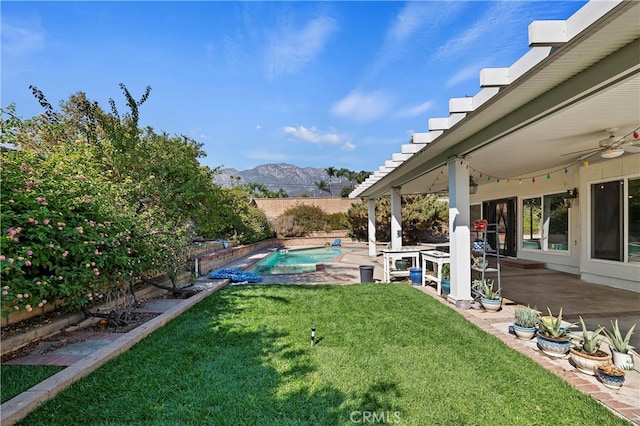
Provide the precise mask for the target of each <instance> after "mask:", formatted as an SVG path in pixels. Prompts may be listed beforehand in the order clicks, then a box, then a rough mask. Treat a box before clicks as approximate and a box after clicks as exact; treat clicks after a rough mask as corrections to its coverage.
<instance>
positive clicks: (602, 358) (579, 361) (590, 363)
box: [569, 348, 611, 376]
mask: <svg viewBox="0 0 640 426" xmlns="http://www.w3.org/2000/svg"><path fill="white" fill-rule="evenodd" d="M569 358H570V359H571V361H572V362H573V365H574V366H575V367H576V368H577V369H578V370H579V371H581V372H583V373H585V374H589V375H590V376H593V375H595V370H596V369H597V368H598V367H600V366H601V365H604V364H609V363H611V355H609V354H608V353H606V352H604V351H601V350H598V351H596V352H595V353H594V354H592V355H589V354H586V353H584V352H580V351H579V350H577V349H575V348H570V349H569Z"/></svg>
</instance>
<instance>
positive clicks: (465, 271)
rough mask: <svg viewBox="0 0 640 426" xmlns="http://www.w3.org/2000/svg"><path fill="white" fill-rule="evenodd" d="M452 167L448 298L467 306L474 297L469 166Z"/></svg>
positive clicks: (453, 164) (458, 165)
mask: <svg viewBox="0 0 640 426" xmlns="http://www.w3.org/2000/svg"><path fill="white" fill-rule="evenodd" d="M448 167H449V251H450V254H451V293H450V294H449V300H451V301H452V302H454V303H455V304H456V305H457V306H461V307H465V306H468V304H469V302H470V301H471V300H472V299H471V253H470V251H471V232H470V223H469V221H470V218H469V170H468V169H467V167H466V165H464V164H460V161H457V160H455V159H454V160H451V161H450V162H449V164H448Z"/></svg>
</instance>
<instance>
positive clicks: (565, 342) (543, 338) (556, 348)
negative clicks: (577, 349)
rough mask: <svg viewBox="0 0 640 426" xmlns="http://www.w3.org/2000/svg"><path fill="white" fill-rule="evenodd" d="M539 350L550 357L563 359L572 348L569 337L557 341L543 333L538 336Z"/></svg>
mask: <svg viewBox="0 0 640 426" xmlns="http://www.w3.org/2000/svg"><path fill="white" fill-rule="evenodd" d="M537 340H538V348H539V349H540V350H541V351H542V352H544V353H545V354H547V355H549V356H554V357H563V356H565V355H566V354H567V353H568V352H569V349H570V348H571V342H570V341H569V338H568V337H562V338H559V339H556V338H554V337H550V336H547V335H546V334H543V333H538V334H537Z"/></svg>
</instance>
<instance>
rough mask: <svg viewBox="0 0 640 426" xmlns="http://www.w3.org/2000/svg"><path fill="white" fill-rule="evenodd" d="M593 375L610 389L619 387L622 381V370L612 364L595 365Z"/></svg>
mask: <svg viewBox="0 0 640 426" xmlns="http://www.w3.org/2000/svg"><path fill="white" fill-rule="evenodd" d="M595 375H596V377H597V378H598V380H599V381H600V382H601V383H602V384H603V385H605V386H606V387H608V388H611V389H620V388H621V387H622V385H623V383H624V370H623V369H622V368H619V367H616V366H615V365H614V364H605V365H601V366H599V367H597V368H596V370H595Z"/></svg>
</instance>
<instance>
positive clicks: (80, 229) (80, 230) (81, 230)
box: [76, 226, 84, 234]
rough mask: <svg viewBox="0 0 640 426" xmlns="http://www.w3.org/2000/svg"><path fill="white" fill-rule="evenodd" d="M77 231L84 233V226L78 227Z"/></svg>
mask: <svg viewBox="0 0 640 426" xmlns="http://www.w3.org/2000/svg"><path fill="white" fill-rule="evenodd" d="M76 229H77V230H78V232H79V233H81V234H82V233H83V232H84V230H83V229H82V226H78V227H77V228H76Z"/></svg>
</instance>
